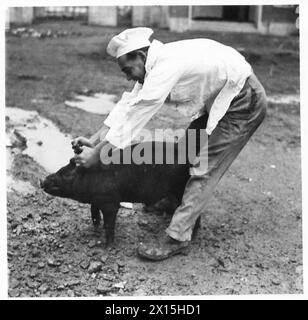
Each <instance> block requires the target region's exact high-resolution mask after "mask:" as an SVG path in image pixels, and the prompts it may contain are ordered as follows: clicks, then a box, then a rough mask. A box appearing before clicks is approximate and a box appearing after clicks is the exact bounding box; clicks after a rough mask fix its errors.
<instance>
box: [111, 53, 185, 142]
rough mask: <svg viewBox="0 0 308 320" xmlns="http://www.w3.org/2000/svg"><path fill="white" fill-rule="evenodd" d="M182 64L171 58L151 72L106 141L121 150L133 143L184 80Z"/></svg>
mask: <svg viewBox="0 0 308 320" xmlns="http://www.w3.org/2000/svg"><path fill="white" fill-rule="evenodd" d="M181 74H182V72H181V64H180V63H179V62H177V61H172V63H171V62H170V60H169V59H165V60H164V61H160V62H157V63H156V64H155V66H154V67H153V68H152V70H151V71H150V72H149V73H148V75H147V77H146V79H145V81H144V84H143V86H142V89H141V90H140V91H139V92H138V94H137V95H136V96H135V97H132V98H131V99H130V101H129V102H128V103H127V104H126V105H125V111H124V112H123V113H122V115H121V117H119V119H118V121H116V124H115V125H112V126H111V127H110V130H109V131H108V133H107V135H106V140H107V141H109V142H110V143H111V144H113V145H114V146H116V147H118V148H124V147H126V146H128V145H130V144H131V142H132V140H133V139H135V138H136V137H137V135H138V134H139V133H140V131H141V130H142V128H143V127H144V126H145V125H146V123H147V122H148V121H149V120H150V119H151V118H152V117H153V115H154V114H155V113H156V112H157V111H158V110H159V109H160V108H161V106H162V105H163V103H164V101H165V100H166V98H167V96H168V94H169V93H170V91H171V89H172V88H173V87H174V85H175V84H176V83H177V81H178V79H179V78H180V77H181Z"/></svg>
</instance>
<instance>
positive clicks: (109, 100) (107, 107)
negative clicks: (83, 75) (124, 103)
mask: <svg viewBox="0 0 308 320" xmlns="http://www.w3.org/2000/svg"><path fill="white" fill-rule="evenodd" d="M75 98H76V99H78V101H65V104H66V105H67V106H69V107H72V108H79V109H82V110H85V111H87V112H91V113H97V114H108V113H109V112H110V111H111V110H112V109H113V107H114V106H115V102H114V101H115V99H116V96H114V95H111V94H105V93H96V94H95V95H94V96H90V97H88V96H82V95H78V96H76V97H75Z"/></svg>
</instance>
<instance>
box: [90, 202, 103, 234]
mask: <svg viewBox="0 0 308 320" xmlns="http://www.w3.org/2000/svg"><path fill="white" fill-rule="evenodd" d="M91 218H92V222H93V225H94V228H95V229H97V228H98V226H99V225H100V222H101V214H100V212H99V207H98V206H97V205H94V204H92V205H91Z"/></svg>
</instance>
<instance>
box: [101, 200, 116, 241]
mask: <svg viewBox="0 0 308 320" xmlns="http://www.w3.org/2000/svg"><path fill="white" fill-rule="evenodd" d="M119 207H120V204H119V203H104V204H102V205H100V209H101V211H102V213H103V217H104V229H105V237H106V247H108V246H109V245H110V244H112V243H113V241H114V227H115V222H116V216H117V212H118V210H119Z"/></svg>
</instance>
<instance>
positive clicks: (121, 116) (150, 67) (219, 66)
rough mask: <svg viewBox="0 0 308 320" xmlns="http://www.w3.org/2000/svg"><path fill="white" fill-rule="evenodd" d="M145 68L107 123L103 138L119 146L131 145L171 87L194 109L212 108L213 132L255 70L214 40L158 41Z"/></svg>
mask: <svg viewBox="0 0 308 320" xmlns="http://www.w3.org/2000/svg"><path fill="white" fill-rule="evenodd" d="M145 69H146V74H145V80H144V83H143V85H142V84H140V83H138V82H137V83H136V84H135V86H134V88H133V90H132V91H131V92H124V94H123V96H122V98H121V100H120V101H119V102H118V103H117V105H116V106H115V107H114V109H113V110H112V111H111V112H110V114H109V116H108V117H107V119H106V120H105V122H104V123H105V124H106V125H107V126H108V127H110V129H109V131H108V133H107V135H106V137H105V139H106V140H107V141H109V142H110V143H111V144H113V145H115V146H116V147H118V148H124V147H126V146H128V145H130V144H131V142H132V140H133V139H134V138H135V137H136V136H137V135H138V134H139V133H140V131H141V130H142V128H143V127H144V126H145V125H146V123H147V122H148V121H149V120H150V119H151V118H152V116H153V115H154V114H155V113H156V112H157V111H158V110H159V109H160V108H161V107H162V105H163V103H164V101H165V99H166V98H167V96H168V94H169V93H170V92H171V90H172V89H174V90H176V91H177V92H181V91H182V92H184V97H183V100H184V101H185V102H186V103H188V106H187V107H188V108H192V109H196V110H193V112H195V111H196V112H197V111H200V113H199V114H202V113H203V112H204V108H205V109H206V110H207V111H208V112H209V118H208V122H207V126H206V132H207V134H208V135H210V134H211V133H212V131H213V130H214V129H215V127H216V126H217V124H218V122H219V120H220V119H221V118H222V117H223V116H224V115H225V113H226V112H227V110H228V108H229V106H230V103H231V101H232V100H233V98H234V97H235V96H236V95H237V94H238V93H239V92H240V91H241V89H242V88H243V86H244V83H245V81H246V79H247V78H248V77H249V76H250V75H251V73H252V69H251V66H250V64H249V63H248V62H247V61H246V60H245V58H244V57H243V56H242V55H241V54H240V53H239V52H237V51H236V50H235V49H233V48H231V47H229V46H225V45H223V44H221V43H219V42H216V41H214V40H210V39H192V40H182V41H176V42H171V43H167V44H163V43H161V42H159V41H157V40H154V41H153V42H152V44H151V46H150V48H149V50H148V56H147V60H146V64H145ZM187 89H188V90H187Z"/></svg>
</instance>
